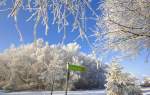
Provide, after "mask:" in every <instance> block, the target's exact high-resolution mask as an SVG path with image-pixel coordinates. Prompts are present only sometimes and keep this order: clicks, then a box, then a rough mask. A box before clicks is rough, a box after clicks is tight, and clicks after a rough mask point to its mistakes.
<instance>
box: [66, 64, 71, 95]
mask: <svg viewBox="0 0 150 95" xmlns="http://www.w3.org/2000/svg"><path fill="white" fill-rule="evenodd" d="M69 76H70V71H69V63H67V78H66V89H65V95H67V93H68V85H69V84H68V83H69Z"/></svg>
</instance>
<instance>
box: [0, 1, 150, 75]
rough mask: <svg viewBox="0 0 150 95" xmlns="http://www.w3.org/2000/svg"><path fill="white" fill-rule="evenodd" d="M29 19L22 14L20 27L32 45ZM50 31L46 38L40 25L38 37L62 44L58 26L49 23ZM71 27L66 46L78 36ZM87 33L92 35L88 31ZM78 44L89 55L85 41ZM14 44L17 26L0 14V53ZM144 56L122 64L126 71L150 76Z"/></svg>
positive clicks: (26, 15) (68, 30)
mask: <svg viewBox="0 0 150 95" xmlns="http://www.w3.org/2000/svg"><path fill="white" fill-rule="evenodd" d="M92 2H93V3H92V5H93V7H94V8H96V7H97V5H98V4H96V5H95V3H96V2H97V0H93V1H92ZM27 17H29V14H28V13H25V12H20V14H19V16H18V20H19V22H18V25H19V28H20V30H21V32H22V34H23V40H24V41H23V43H25V44H26V43H31V42H33V40H34V37H33V23H34V22H33V21H30V22H26V19H27ZM49 26H50V29H49V32H48V36H45V33H44V32H45V30H44V27H43V26H42V25H39V27H38V30H37V37H38V38H43V39H44V40H45V41H48V42H49V43H50V44H57V43H59V42H61V40H62V37H63V33H58V32H57V27H56V25H52V24H51V23H49ZM87 26H88V27H93V28H94V26H95V22H93V21H89V22H88V24H87ZM70 31H71V27H70V28H68V29H67V39H66V40H65V44H67V43H70V42H72V41H73V40H74V39H75V38H76V37H77V35H78V32H74V33H72V32H70ZM87 33H89V34H90V33H91V31H88V32H87ZM77 42H78V43H79V44H80V45H81V51H83V52H85V53H89V52H90V49H89V46H88V44H87V42H86V41H85V40H81V39H78V40H77ZM12 43H14V44H15V45H16V46H18V45H20V44H21V42H20V41H19V35H18V33H17V32H16V29H15V25H14V22H13V19H12V18H8V12H5V13H0V51H1V52H2V51H3V50H4V49H6V48H9V47H10V45H11V44H12ZM144 59H145V57H144V54H141V55H140V56H138V57H137V58H135V59H134V60H126V61H124V62H123V63H122V65H123V67H124V69H125V71H128V72H132V73H133V74H135V75H136V76H138V77H141V76H143V75H149V76H150V62H149V63H144Z"/></svg>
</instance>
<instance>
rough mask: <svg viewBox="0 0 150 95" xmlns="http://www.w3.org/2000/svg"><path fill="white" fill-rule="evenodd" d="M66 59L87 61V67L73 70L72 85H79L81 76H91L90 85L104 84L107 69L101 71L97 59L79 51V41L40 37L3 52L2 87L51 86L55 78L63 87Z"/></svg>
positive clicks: (56, 86)
mask: <svg viewBox="0 0 150 95" xmlns="http://www.w3.org/2000/svg"><path fill="white" fill-rule="evenodd" d="M67 62H69V63H71V64H80V65H84V66H85V67H86V68H87V70H88V71H87V72H84V73H79V72H71V79H70V89H72V88H74V89H76V86H74V83H78V81H79V80H81V79H83V80H84V79H86V80H84V82H83V83H85V81H87V80H89V81H90V82H88V83H87V84H86V85H89V86H90V85H98V86H99V85H104V79H105V76H104V72H105V69H104V68H100V70H99V71H98V70H97V67H96V62H97V60H96V59H93V58H92V57H91V56H88V55H87V54H85V53H82V52H80V46H79V45H78V44H77V43H70V44H68V45H59V44H58V45H49V44H48V43H45V42H44V41H43V40H42V39H39V40H37V41H36V42H34V43H31V44H27V45H21V46H19V47H11V48H9V49H7V50H5V51H4V52H3V53H1V54H0V87H1V88H3V89H9V90H25V89H50V88H51V87H52V85H53V82H55V83H54V89H57V90H61V89H64V87H65V80H66V64H67ZM104 67H105V65H104ZM99 77H100V78H99ZM93 83H95V84H93ZM96 83H99V84H96ZM89 86H88V87H89ZM98 86H96V87H98ZM88 87H87V89H88ZM83 89H84V88H83Z"/></svg>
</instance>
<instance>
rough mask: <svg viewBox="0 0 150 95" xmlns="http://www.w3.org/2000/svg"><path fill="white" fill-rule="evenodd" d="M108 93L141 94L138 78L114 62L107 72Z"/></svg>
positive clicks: (111, 94)
mask: <svg viewBox="0 0 150 95" xmlns="http://www.w3.org/2000/svg"><path fill="white" fill-rule="evenodd" d="M106 81H107V83H106V93H107V95H141V90H140V87H139V86H138V85H137V84H136V79H135V78H134V77H133V76H131V74H129V73H124V72H122V67H121V66H120V65H119V64H117V63H115V62H113V63H111V64H110V65H109V67H108V71H107V74H106Z"/></svg>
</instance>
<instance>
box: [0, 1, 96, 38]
mask: <svg viewBox="0 0 150 95" xmlns="http://www.w3.org/2000/svg"><path fill="white" fill-rule="evenodd" d="M91 2H92V1H89V0H12V4H13V7H12V9H11V12H10V14H9V17H14V20H15V21H17V17H18V14H19V11H27V12H29V13H30V14H31V15H30V17H29V18H28V19H27V21H30V20H35V23H34V27H33V34H34V36H35V39H36V32H37V27H38V24H40V23H41V24H42V25H43V26H45V35H47V34H48V31H49V29H50V27H49V24H50V23H51V24H56V25H57V28H58V32H60V31H62V32H64V37H63V40H64V39H65V38H66V37H67V33H66V32H67V29H66V28H67V27H68V26H69V27H73V28H72V31H75V30H78V31H79V32H80V33H79V37H80V38H86V21H87V18H88V16H87V14H86V11H87V10H90V11H91V13H92V16H94V17H98V15H97V14H96V12H95V10H93V8H92V7H91V4H90V3H91ZM3 3H5V4H6V7H9V4H8V0H1V1H0V6H2V5H3ZM9 3H10V2H9ZM51 14H52V16H50V15H51ZM70 17H71V18H72V19H73V20H71V21H72V22H70V21H69V19H70ZM51 18H52V20H51V22H50V20H49V19H51ZM85 19H86V20H85ZM70 25H72V26H70ZM17 30H18V29H17ZM18 32H19V34H21V33H20V31H18ZM20 37H22V36H20ZM86 39H87V38H86Z"/></svg>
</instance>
